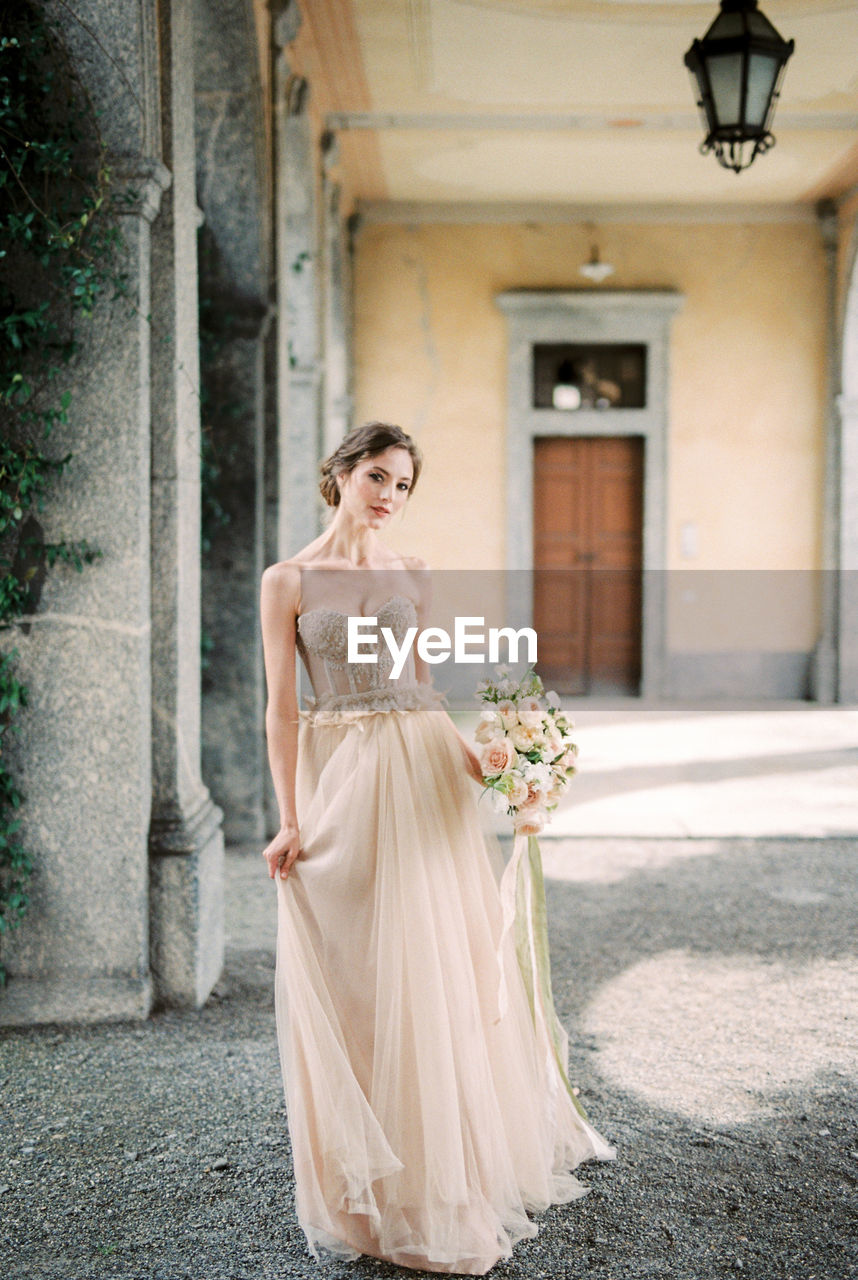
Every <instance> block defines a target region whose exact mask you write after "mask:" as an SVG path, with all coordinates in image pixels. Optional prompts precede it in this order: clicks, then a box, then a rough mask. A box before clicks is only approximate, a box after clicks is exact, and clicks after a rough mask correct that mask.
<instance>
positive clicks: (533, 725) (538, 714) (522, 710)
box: [516, 698, 545, 729]
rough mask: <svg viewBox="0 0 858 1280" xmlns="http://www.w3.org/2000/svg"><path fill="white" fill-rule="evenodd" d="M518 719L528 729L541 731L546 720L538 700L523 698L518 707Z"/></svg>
mask: <svg viewBox="0 0 858 1280" xmlns="http://www.w3.org/2000/svg"><path fill="white" fill-rule="evenodd" d="M516 711H517V712H518V718H519V720H520V721H521V723H522V724H523V725H525V726H526V727H527V728H528V729H539V728H541V727H542V721H543V720H544V719H545V711H544V709H543V706H542V703H541V702H540V701H539V699H538V698H522V699H521V701H520V702H519V704H518V706H517V707H516Z"/></svg>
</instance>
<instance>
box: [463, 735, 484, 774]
mask: <svg viewBox="0 0 858 1280" xmlns="http://www.w3.org/2000/svg"><path fill="white" fill-rule="evenodd" d="M459 738H460V740H461V743H462V751H463V752H464V754H465V768H466V770H467V772H468V776H469V777H471V778H473V780H474V782H478V783H479V784H480V786H481V787H482V786H484V785H485V779H484V778H483V770H482V766H481V765H480V762H479V760H478V758H477V754H476V752H475V751H474V750H473V748H472V747H471V746H470V745H469V744H468V743H467V742H466V741H465V739H464V738H463V737H462V735H461V734H459Z"/></svg>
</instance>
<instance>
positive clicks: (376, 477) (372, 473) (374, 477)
mask: <svg viewBox="0 0 858 1280" xmlns="http://www.w3.org/2000/svg"><path fill="white" fill-rule="evenodd" d="M369 478H370V480H381V479H382V478H383V477H382V476H380V475H379V474H378V472H377V471H370V473H369Z"/></svg>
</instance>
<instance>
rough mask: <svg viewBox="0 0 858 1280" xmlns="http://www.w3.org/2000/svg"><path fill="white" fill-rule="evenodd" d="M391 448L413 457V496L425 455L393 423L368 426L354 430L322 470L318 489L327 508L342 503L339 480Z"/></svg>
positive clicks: (324, 464) (410, 489) (366, 423)
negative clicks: (366, 459)
mask: <svg viewBox="0 0 858 1280" xmlns="http://www.w3.org/2000/svg"><path fill="white" fill-rule="evenodd" d="M391 448H401V449H407V450H408V452H409V454H410V455H411V462H412V465H413V467H414V475H413V476H412V478H411V486H410V488H409V490H408V493H409V496H410V495H411V494H412V493H413V492H414V486H415V485H416V484H417V477H418V476H419V475H420V468H421V466H422V465H423V455H422V454H421V452H420V450H419V449H418V448H417V445H416V444H415V443H414V441H413V440H412V439H411V436H409V435H406V433H405V432H404V431H403V430H402V428H401V427H395V426H393V425H392V423H389V422H365V423H364V425H363V426H362V427H355V428H354V430H353V431H350V432H349V433H348V435H347V436H345V437H344V439H343V440H342V441H341V442H340V444H339V447H338V448H336V449H335V450H334V452H333V453H332V454H331V456H330V457H329V458H326V459H325V461H324V462H323V463H322V465H321V466H320V467H319V470H320V472H321V474H322V480H321V483H320V485H319V488H320V489H321V491H322V497H323V498H324V499H325V502H327V504H328V506H329V507H336V506H337V505H338V504H339V501H340V487H339V485H338V484H337V476H341V475H348V473H349V472H350V471H354V469H355V467H356V466H357V464H358V463H359V462H362V461H363V459H364V458H374V457H375V455H376V454H377V453H384V451H385V449H391Z"/></svg>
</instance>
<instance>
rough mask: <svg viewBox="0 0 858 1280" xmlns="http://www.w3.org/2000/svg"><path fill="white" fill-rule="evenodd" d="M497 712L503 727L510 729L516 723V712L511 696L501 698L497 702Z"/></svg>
mask: <svg viewBox="0 0 858 1280" xmlns="http://www.w3.org/2000/svg"><path fill="white" fill-rule="evenodd" d="M497 713H498V715H499V716H500V718H501V724H502V725H503V727H504V728H505V729H512V728H514V727H515V726H516V725H517V724H518V712H517V711H516V709H515V703H514V702H513V701H512V699H511V698H501V700H500V702H499V703H498V704H497Z"/></svg>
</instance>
